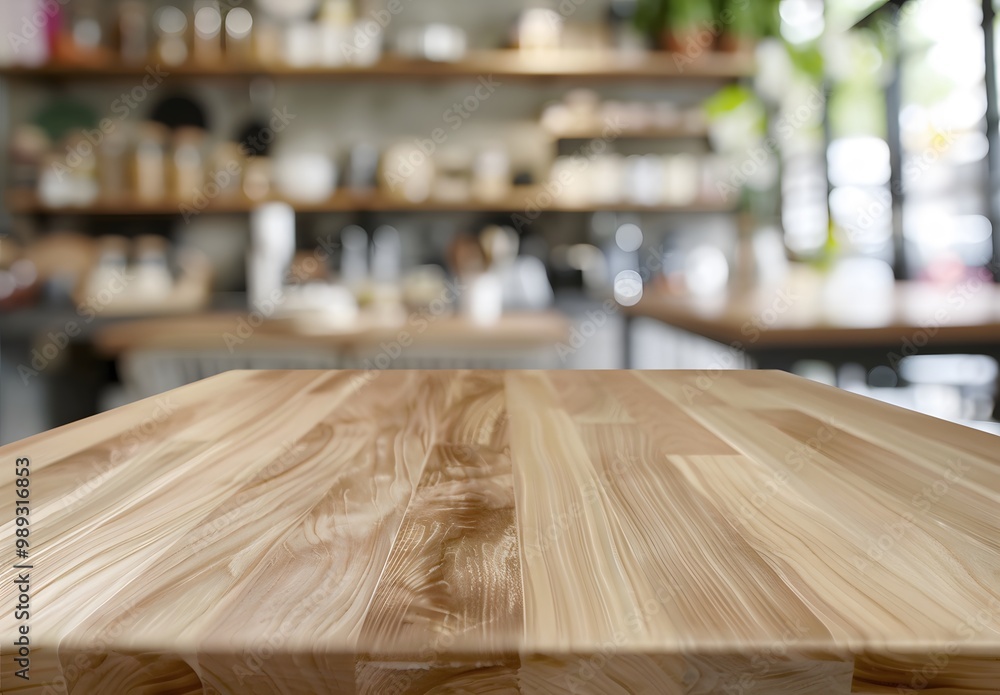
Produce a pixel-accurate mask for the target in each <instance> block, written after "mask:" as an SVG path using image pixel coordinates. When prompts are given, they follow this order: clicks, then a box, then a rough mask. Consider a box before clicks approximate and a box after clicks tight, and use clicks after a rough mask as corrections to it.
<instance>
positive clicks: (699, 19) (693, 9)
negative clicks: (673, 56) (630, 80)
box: [635, 0, 716, 53]
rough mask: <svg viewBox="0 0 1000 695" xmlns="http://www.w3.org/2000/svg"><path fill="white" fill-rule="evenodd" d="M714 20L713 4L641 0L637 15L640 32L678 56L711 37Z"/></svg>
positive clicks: (707, 0)
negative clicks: (705, 35) (703, 38)
mask: <svg viewBox="0 0 1000 695" xmlns="http://www.w3.org/2000/svg"><path fill="white" fill-rule="evenodd" d="M715 19H716V11H715V7H714V3H713V0H639V3H638V7H637V9H636V14H635V22H636V26H638V27H639V29H640V30H642V31H645V32H646V33H647V34H649V35H650V36H652V37H653V38H654V40H655V41H656V42H657V44H658V45H659V46H660V47H661V48H664V49H667V50H671V51H674V52H677V53H683V52H684V51H685V50H688V47H690V46H691V45H701V44H703V43H704V42H703V40H702V35H703V34H706V33H707V34H708V35H709V36H711V32H712V28H713V20H715ZM692 41H694V42H695V44H692ZM702 49H704V45H702Z"/></svg>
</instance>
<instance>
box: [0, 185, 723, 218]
mask: <svg viewBox="0 0 1000 695" xmlns="http://www.w3.org/2000/svg"><path fill="white" fill-rule="evenodd" d="M521 188H523V190H517V189H515V191H514V192H513V193H512V194H511V195H510V197H508V198H506V199H504V200H500V201H496V202H487V201H478V200H472V201H464V202H452V201H440V200H427V201H423V202H419V203H414V202H407V201H405V200H398V199H394V198H389V197H387V196H385V195H382V194H379V193H372V194H354V193H350V192H348V191H344V190H340V191H338V192H337V193H335V194H334V195H333V196H332V197H330V198H329V199H328V200H325V201H322V202H318V203H312V202H309V203H305V202H299V201H291V200H284V201H282V202H287V203H289V204H290V205H291V206H292V207H293V208H295V210H296V212H314V213H315V212H319V213H322V212H331V213H333V212H503V213H521V214H524V213H525V212H531V211H533V210H535V209H538V210H542V211H544V212H565V213H571V212H581V213H587V212H602V211H606V210H611V211H615V210H620V211H624V212H651V213H678V214H681V213H691V214H699V213H726V212H735V211H736V208H735V207H734V206H733V205H731V204H726V203H723V202H721V201H718V202H716V201H706V202H703V203H695V204H692V205H641V204H638V203H633V202H629V201H622V202H617V203H602V204H594V203H591V204H588V205H574V204H570V203H561V202H559V201H558V200H555V201H554V202H551V203H547V204H546V201H547V200H551V197H548V195H547V193H546V191H545V189H544V187H542V186H525V187H521ZM270 200H281V199H278V198H272V199H270ZM262 202H265V201H259V200H250V199H249V198H245V197H230V198H221V197H220V198H217V199H214V200H211V201H209V203H208V204H207V205H206V206H204V207H202V208H199V207H197V206H195V205H192V204H191V203H190V202H184V201H180V200H163V201H158V202H154V203H143V202H140V201H136V200H134V199H125V200H121V201H99V202H97V203H95V204H93V205H87V206H72V207H50V206H47V205H45V204H44V203H42V202H41V201H40V200H39V199H38V197H37V196H36V195H35V194H34V193H31V192H25V191H16V192H10V193H8V195H7V201H6V203H7V209H8V210H10V211H11V212H13V213H15V214H22V215H93V216H126V215H159V216H163V215H180V214H183V212H185V211H187V212H192V211H193V212H194V213H202V214H211V213H216V214H219V213H245V212H250V211H251V210H253V209H254V207H256V206H257V205H260V204H261V203H262Z"/></svg>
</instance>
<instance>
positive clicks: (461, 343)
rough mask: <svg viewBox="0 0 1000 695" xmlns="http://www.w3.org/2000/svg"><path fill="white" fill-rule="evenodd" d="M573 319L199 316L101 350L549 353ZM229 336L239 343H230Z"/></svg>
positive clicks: (110, 340) (113, 330) (130, 334)
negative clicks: (394, 343) (406, 346)
mask: <svg viewBox="0 0 1000 695" xmlns="http://www.w3.org/2000/svg"><path fill="white" fill-rule="evenodd" d="M569 325H570V324H569V319H568V318H566V317H565V316H564V315H562V314H560V313H557V312H553V311H542V312H534V313H529V312H524V313H506V314H503V315H502V316H501V317H500V319H499V321H497V322H496V323H494V324H490V325H479V324H476V323H473V322H472V321H471V320H469V319H468V318H466V317H464V316H458V315H447V316H445V315H441V316H435V315H430V314H426V315H425V314H420V313H414V314H411V315H409V316H403V317H401V319H400V320H399V321H398V322H387V321H376V320H372V319H370V318H368V317H365V316H362V317H361V318H359V319H358V320H357V321H355V322H352V323H351V324H350V325H347V326H334V325H329V324H328V323H325V322H324V321H323V319H322V317H321V316H313V317H310V316H309V315H308V314H304V315H301V316H299V317H292V318H269V319H266V320H264V321H263V323H257V324H256V325H251V324H249V323H248V316H247V314H246V313H237V312H231V313H216V314H203V315H199V316H179V317H169V318H157V319H144V320H138V321H122V322H121V323H116V324H113V325H110V326H107V327H106V328H103V329H102V330H101V331H100V332H99V333H97V335H96V336H95V343H96V344H97V346H98V348H99V349H100V350H102V351H103V352H105V353H106V354H111V355H116V354H118V353H121V352H125V351H127V350H135V349H151V348H152V349H163V348H166V349H174V350H205V349H216V350H227V349H229V347H230V345H231V344H234V345H235V346H236V348H237V349H250V348H294V347H302V346H310V347H319V348H330V349H335V350H361V349H365V348H371V347H377V346H378V344H379V343H380V342H383V341H391V340H400V339H401V337H402V335H403V334H404V333H405V335H406V340H412V341H413V342H414V343H419V344H421V345H428V344H429V345H438V346H441V345H443V346H454V347H459V348H463V347H466V348H470V349H474V348H475V347H481V346H488V347H517V348H532V347H541V346H549V345H553V344H555V343H558V342H559V341H561V340H565V339H566V337H567V335H568V334H569ZM227 334H228V335H229V336H230V337H232V336H235V337H236V338H237V339H238V340H236V341H235V342H233V343H227V341H226V336H227Z"/></svg>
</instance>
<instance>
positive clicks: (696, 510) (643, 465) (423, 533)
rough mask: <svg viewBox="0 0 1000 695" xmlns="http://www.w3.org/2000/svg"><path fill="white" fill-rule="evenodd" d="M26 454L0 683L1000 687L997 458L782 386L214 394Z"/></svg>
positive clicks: (192, 393) (445, 383)
mask: <svg viewBox="0 0 1000 695" xmlns="http://www.w3.org/2000/svg"><path fill="white" fill-rule="evenodd" d="M18 457H28V458H30V462H31V463H30V469H31V475H30V480H31V505H32V506H31V515H30V518H31V539H32V542H31V551H30V558H29V561H30V563H31V564H32V566H33V568H34V569H32V571H31V572H32V573H31V601H32V615H31V619H30V635H31V646H32V653H31V682H30V684H29V683H26V682H24V681H20V680H18V679H16V678H15V677H14V674H13V671H14V669H15V666H14V663H13V662H12V659H11V655H10V651H11V647H10V645H11V643H12V639H13V635H14V634H15V629H16V621H15V618H14V615H13V606H14V604H15V603H16V601H17V599H18V597H17V592H16V590H15V584H14V582H13V581H12V580H13V578H14V576H15V575H14V573H13V571H12V570H11V569H10V567H11V563H10V562H9V561H8V562H5V565H4V567H3V570H2V575H0V579H2V583H0V607H2V610H0V636H2V641H0V644H2V645H3V657H2V677H3V692H4V693H20V692H25V693H28V692H30V693H33V694H34V693H41V692H64V690H63V688H62V686H61V685H59V684H60V683H63V682H65V681H63V679H66V681H68V682H69V683H70V686H71V692H72V693H73V694H74V695H87V694H100V695H105V694H107V695H110V694H118V693H130V692H135V693H140V692H141V693H144V694H146V695H153V694H160V693H163V694H191V695H194V694H195V693H199V694H200V693H225V694H227V695H229V694H233V695H237V694H238V695H244V694H247V693H251V694H263V693H283V694H284V693H296V694H298V693H324V694H326V693H337V694H350V693H373V694H374V693H379V694H383V693H385V694H388V693H442V694H443V693H532V694H538V695H543V694H544V695H549V694H553V693H556V694H561V693H588V694H590V693H592V694H594V695H628V694H631V693H649V694H654V693H655V694H656V695H674V694H679V693H697V694H701V695H709V694H716V693H731V692H738V693H744V694H749V693H760V694H767V695H785V694H793V693H794V694H801V695H820V694H821V695H839V694H841V693H842V694H844V695H846V694H847V693H852V692H854V693H868V694H869V695H874V694H875V693H896V692H909V691H910V689H911V688H912V689H913V690H920V689H922V688H927V689H932V690H933V692H939V693H948V694H949V695H955V694H958V693H970V694H971V693H996V692H998V687H1000V439H997V438H994V437H992V436H990V435H987V434H984V433H981V432H976V431H973V430H969V429H965V428H962V427H959V426H957V425H951V424H948V423H945V422H942V421H939V420H934V419H932V418H928V417H925V416H922V415H918V414H914V413H910V412H906V411H902V410H899V409H896V408H893V407H891V406H887V405H883V404H880V403H876V402H874V401H869V400H866V399H864V398H861V397H858V396H855V395H852V394H848V393H845V392H841V391H837V390H834V389H831V388H828V387H824V386H820V385H816V384H812V383H809V382H806V381H803V380H800V379H797V378H795V377H792V376H789V375H786V374H781V373H771V372H742V373H734V372H724V373H721V374H711V373H707V372H706V373H694V372H635V373H627V372H600V373H598V372H506V373H505V372H447V371H445V372H407V371H398V372H393V371H387V372H374V373H363V372H304V371H298V372H230V373H227V374H224V375H221V376H218V377H215V378H212V379H208V380H205V381H202V382H199V383H196V384H193V385H191V386H188V387H185V388H183V389H179V390H177V391H173V392H170V393H168V394H164V395H162V396H159V397H155V398H151V399H148V400H145V401H141V402H139V403H136V404H134V405H131V406H128V407H125V408H122V409H119V410H116V411H112V412H109V413H106V414H103V415H99V416H96V417H94V418H90V419H88V420H84V421H81V422H78V423H75V424H72V425H68V426H66V427H63V428H60V429H57V430H54V431H52V432H49V433H46V434H43V435H39V436H36V437H33V438H31V439H27V440H24V441H22V442H18V443H15V444H12V445H9V446H6V447H3V448H0V461H2V462H3V471H4V477H3V479H2V482H3V484H2V486H0V500H3V503H4V504H5V505H8V506H9V508H13V503H14V499H15V487H14V484H13V482H12V476H13V470H12V469H13V468H14V461H15V459H16V458H18ZM10 519H11V517H10V516H9V515H8V516H7V518H5V519H4V524H3V526H2V538H3V539H4V543H7V544H8V546H7V547H8V548H9V552H8V556H7V557H8V558H10V557H12V555H10V552H12V549H13V542H12V540H13V538H14V529H15V527H14V524H13V522H12V521H11V520H10ZM47 684H55V687H54V689H52V690H46V689H45V686H46V685H47ZM28 685H30V686H31V688H28V687H27V686H28ZM899 688H902V689H903V690H902V691H900V690H898V689H899Z"/></svg>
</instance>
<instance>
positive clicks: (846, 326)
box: [625, 281, 1000, 349]
mask: <svg viewBox="0 0 1000 695" xmlns="http://www.w3.org/2000/svg"><path fill="white" fill-rule="evenodd" d="M827 289H828V288H827V286H825V285H824V284H823V283H815V282H814V283H801V284H796V285H792V286H785V287H775V288H754V289H750V290H748V291H740V292H733V293H731V294H729V295H726V296H722V297H711V298H699V297H692V296H686V295H679V294H671V293H669V292H666V291H662V290H658V289H652V288H647V291H646V292H645V294H644V295H643V298H642V299H641V300H640V302H639V303H638V304H637V305H636V306H634V307H630V308H627V309H625V311H626V313H627V314H629V315H631V316H637V317H646V318H652V319H656V320H658V321H662V322H663V323H666V324H669V325H671V326H675V327H677V328H681V329H684V330H686V331H690V332H691V333H696V334H698V335H702V336H704V337H706V338H710V339H712V340H716V341H718V342H721V343H726V344H733V343H739V344H740V345H741V346H742V347H745V348H746V347H753V348H756V349H760V348H795V347H811V346H821V347H869V346H883V345H904V344H905V342H906V341H917V345H918V347H919V346H920V342H921V341H924V340H926V342H924V343H923V344H924V345H926V344H927V343H928V342H933V343H934V344H940V345H946V344H964V345H968V344H980V343H991V344H1000V286H998V285H994V284H992V283H985V282H982V281H967V282H965V283H960V284H958V285H955V286H935V285H930V284H925V283H917V282H899V283H896V286H895V287H894V288H893V290H892V291H891V292H890V293H889V294H888V296H884V297H879V296H872V295H869V296H864V297H859V298H853V297H838V296H832V297H831V296H829V294H827Z"/></svg>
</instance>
